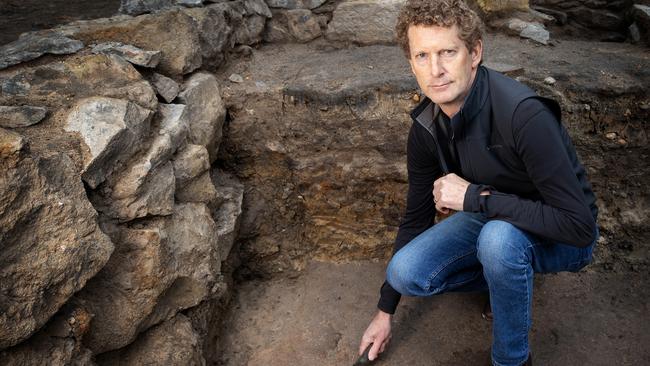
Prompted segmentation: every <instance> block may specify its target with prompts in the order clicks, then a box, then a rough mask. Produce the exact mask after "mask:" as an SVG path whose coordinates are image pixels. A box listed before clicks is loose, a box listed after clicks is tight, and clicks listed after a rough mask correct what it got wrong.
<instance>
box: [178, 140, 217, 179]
mask: <svg viewBox="0 0 650 366" xmlns="http://www.w3.org/2000/svg"><path fill="white" fill-rule="evenodd" d="M173 164H174V175H175V176H176V186H178V187H180V186H183V185H185V183H187V182H189V181H190V180H192V179H194V178H195V177H197V176H198V175H199V174H201V173H203V172H205V171H207V170H208V169H210V156H209V155H208V150H207V149H206V148H205V146H201V145H192V144H189V145H185V146H184V147H183V148H181V149H180V150H179V151H178V152H177V153H176V156H174V158H173Z"/></svg>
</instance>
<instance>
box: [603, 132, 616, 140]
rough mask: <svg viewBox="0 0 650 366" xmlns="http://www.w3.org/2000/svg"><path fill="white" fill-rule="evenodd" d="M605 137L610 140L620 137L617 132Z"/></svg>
mask: <svg viewBox="0 0 650 366" xmlns="http://www.w3.org/2000/svg"><path fill="white" fill-rule="evenodd" d="M605 137H607V138H608V139H609V140H614V139H615V138H617V137H618V135H617V134H616V132H610V133H608V134H606V135H605Z"/></svg>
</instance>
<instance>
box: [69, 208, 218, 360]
mask: <svg viewBox="0 0 650 366" xmlns="http://www.w3.org/2000/svg"><path fill="white" fill-rule="evenodd" d="M102 228H103V230H104V231H105V232H106V233H107V234H108V235H109V236H110V237H111V238H112V239H113V241H114V242H115V246H116V249H115V253H114V254H113V255H112V256H111V259H110V260H109V262H108V263H107V264H106V266H105V267H104V268H103V269H102V271H100V273H98V274H97V276H95V277H94V278H93V279H92V280H91V281H90V282H89V283H88V285H87V286H86V287H85V288H84V289H83V290H82V291H81V292H80V293H79V294H78V295H76V296H75V303H78V304H79V306H80V307H82V308H84V309H87V310H88V312H90V313H93V314H95V317H94V319H93V321H92V323H91V329H90V331H89V332H88V334H87V336H86V337H85V339H84V343H85V344H86V345H87V346H88V347H89V348H90V349H91V350H92V351H93V353H94V354H98V353H103V352H106V351H110V350H115V349H118V348H121V347H124V346H126V345H127V344H129V343H131V342H132V341H133V340H135V338H136V336H137V334H138V333H140V332H143V331H145V330H147V329H148V328H150V327H151V326H153V325H155V324H158V323H160V322H163V321H165V320H167V319H170V318H172V317H173V316H174V315H175V314H176V313H178V312H179V311H181V310H183V309H187V308H189V307H192V306H196V305H197V304H199V303H200V302H201V301H204V300H206V299H209V298H211V297H212V296H213V294H214V291H215V285H216V283H217V279H218V277H219V273H220V268H221V259H220V258H219V257H218V255H219V254H218V243H217V241H216V240H217V235H216V225H215V223H214V220H213V219H212V217H211V216H210V211H209V209H208V208H207V206H205V205H204V204H194V203H188V204H181V205H176V206H175V207H174V214H173V215H172V216H168V217H154V218H151V219H148V220H143V221H140V222H139V223H138V224H137V225H114V224H109V223H106V224H105V225H104V226H103V227H102ZM160 351H162V349H158V352H160Z"/></svg>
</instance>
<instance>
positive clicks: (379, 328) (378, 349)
mask: <svg viewBox="0 0 650 366" xmlns="http://www.w3.org/2000/svg"><path fill="white" fill-rule="evenodd" d="M392 317H393V316H392V315H391V314H388V313H385V312H383V311H381V310H379V311H378V312H377V314H376V315H375V317H374V318H373V319H372V321H371V322H370V325H368V328H367V329H366V331H365V333H363V337H361V345H359V355H362V354H363V351H365V350H366V347H368V345H369V344H370V343H372V344H373V345H372V348H370V352H368V359H369V360H370V361H374V360H375V359H376V358H377V355H379V354H380V353H382V352H384V349H386V346H387V345H388V342H390V338H391V333H390V321H391V319H392Z"/></svg>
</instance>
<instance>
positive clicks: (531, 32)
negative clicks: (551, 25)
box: [519, 23, 551, 45]
mask: <svg viewBox="0 0 650 366" xmlns="http://www.w3.org/2000/svg"><path fill="white" fill-rule="evenodd" d="M519 36H520V37H523V38H529V39H532V40H533V41H535V42H538V43H541V44H543V45H547V44H548V41H549V39H550V38H551V34H550V33H549V32H548V31H547V30H546V29H545V28H544V26H543V25H541V24H538V23H530V24H528V25H527V26H526V27H525V28H524V29H523V30H522V31H521V33H519Z"/></svg>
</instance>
